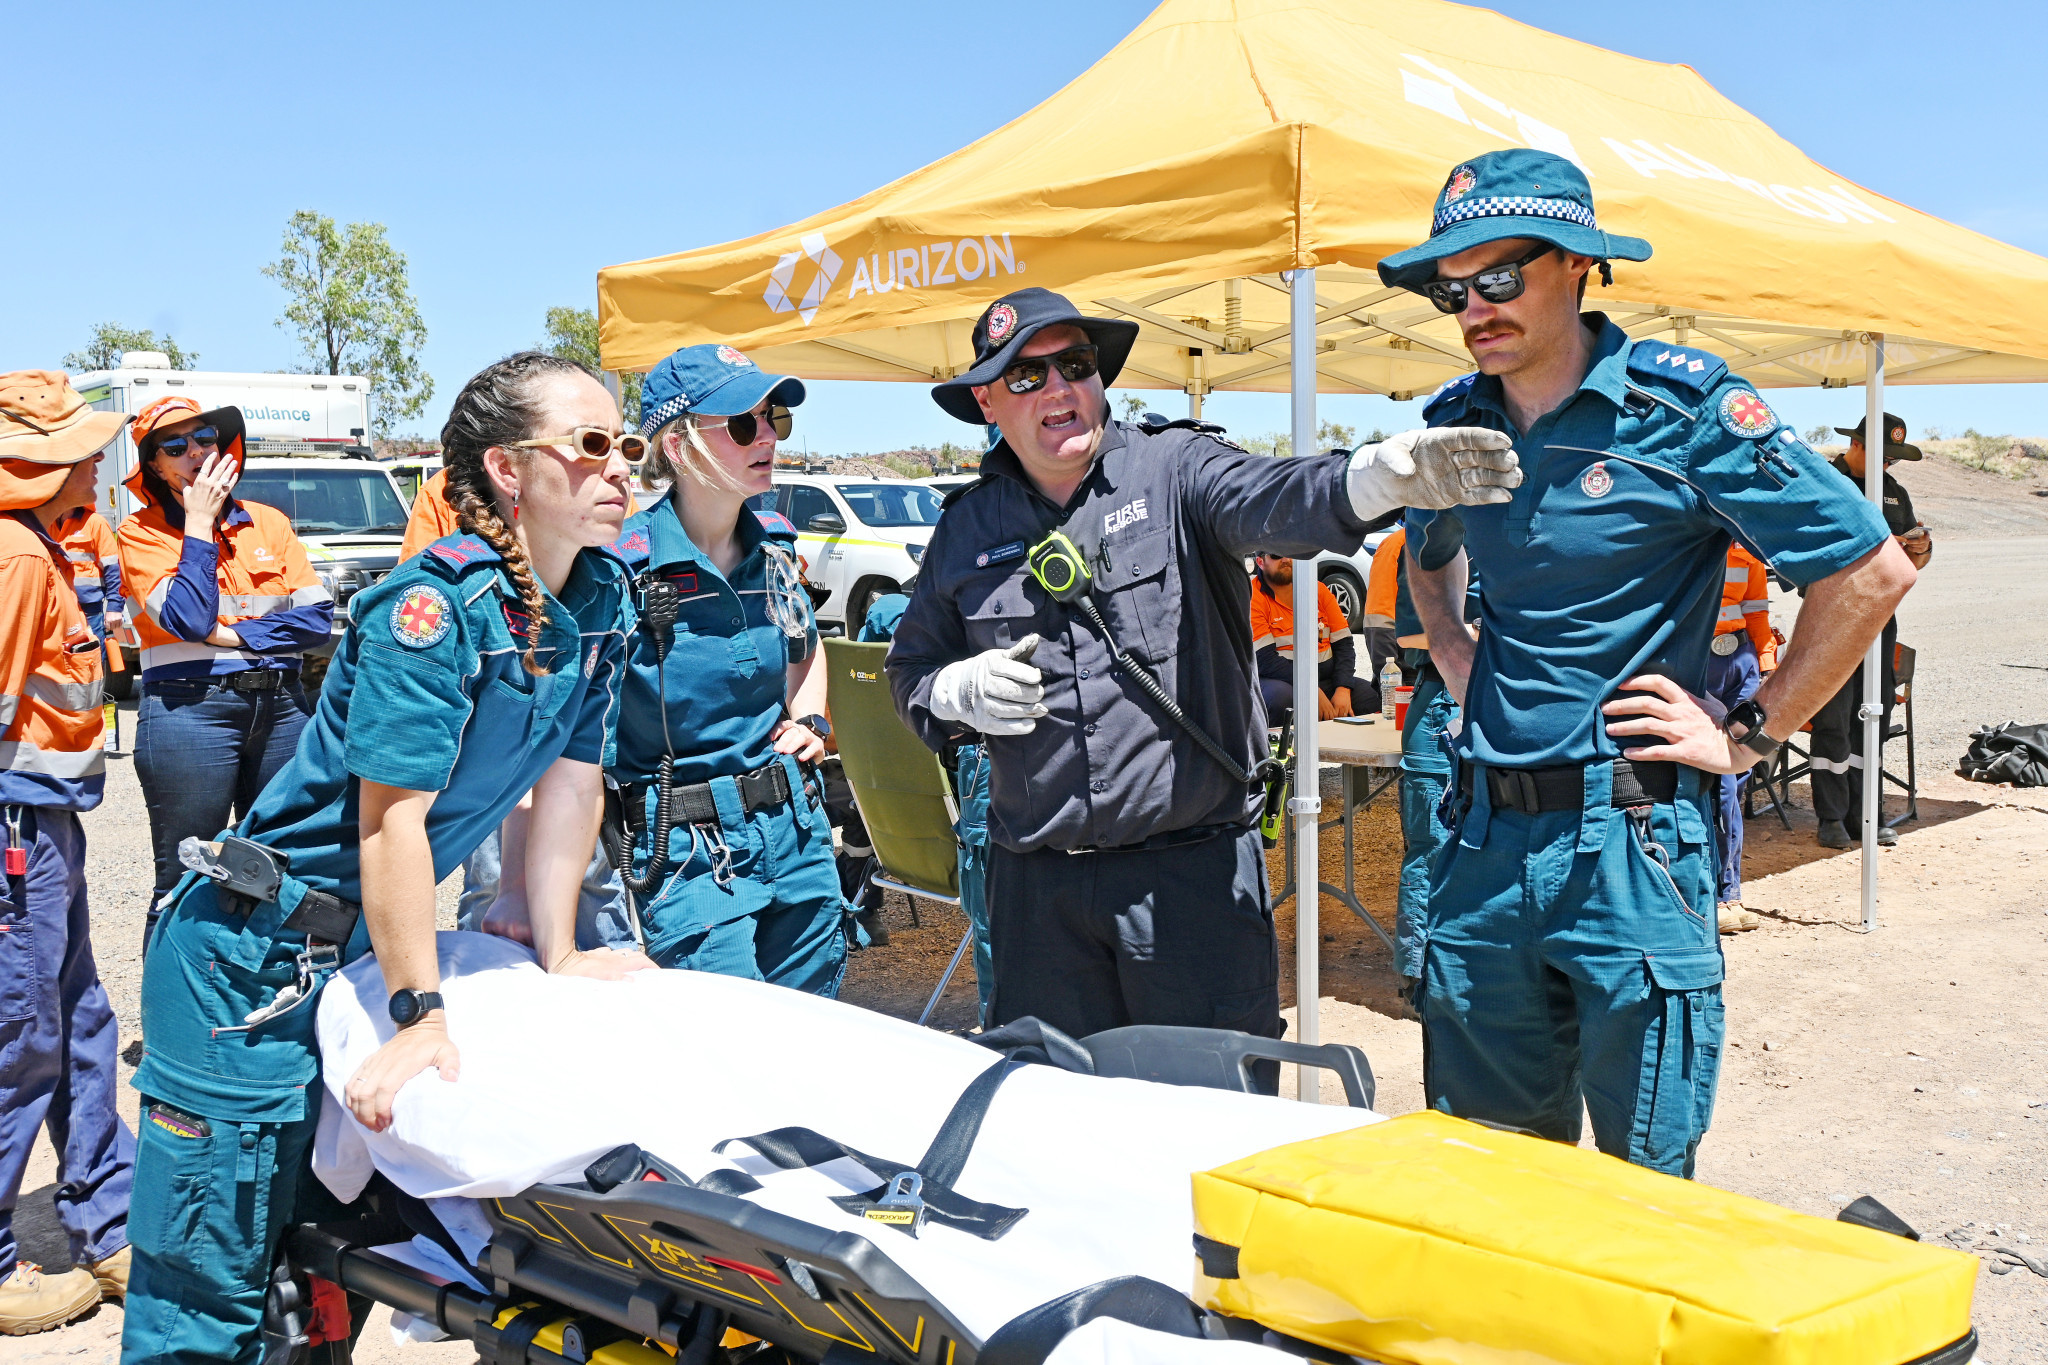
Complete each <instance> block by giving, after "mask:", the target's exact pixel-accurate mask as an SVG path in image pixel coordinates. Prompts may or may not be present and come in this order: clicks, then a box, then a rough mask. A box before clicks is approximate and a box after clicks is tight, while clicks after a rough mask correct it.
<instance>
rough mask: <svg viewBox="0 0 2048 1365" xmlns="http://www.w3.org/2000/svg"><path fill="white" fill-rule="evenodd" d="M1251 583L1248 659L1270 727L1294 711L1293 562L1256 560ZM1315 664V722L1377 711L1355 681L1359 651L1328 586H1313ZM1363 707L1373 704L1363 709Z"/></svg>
mask: <svg viewBox="0 0 2048 1365" xmlns="http://www.w3.org/2000/svg"><path fill="white" fill-rule="evenodd" d="M1253 563H1254V564H1255V565H1256V566H1257V568H1256V573H1255V576H1254V578H1253V581H1252V655H1253V657H1254V659H1255V661H1256V662H1257V664H1258V667H1259V693H1260V695H1261V696H1263V697H1264V698H1265V701H1266V719H1267V721H1268V723H1270V724H1273V725H1278V724H1280V723H1281V721H1282V718H1283V717H1285V716H1286V715H1288V714H1289V713H1290V712H1291V711H1293V709H1294V593H1293V590H1292V585H1293V583H1294V561H1293V560H1292V559H1290V558H1288V557H1287V556H1286V555H1269V554H1260V555H1258V556H1257V557H1256V558H1255V559H1254V560H1253ZM1316 661H1317V675H1316V676H1317V679H1318V681H1319V683H1320V685H1321V686H1320V690H1319V695H1318V697H1317V703H1316V713H1317V717H1318V718H1319V719H1321V720H1331V719H1334V718H1335V717H1337V716H1356V715H1365V714H1370V713H1371V711H1372V710H1373V707H1374V706H1376V705H1377V702H1376V701H1372V699H1371V698H1370V697H1368V696H1367V695H1366V690H1365V683H1364V682H1363V681H1362V680H1360V678H1359V677H1358V646H1357V641H1356V640H1354V639H1353V638H1352V635H1351V623H1350V622H1349V621H1346V620H1345V619H1344V609H1343V608H1342V607H1340V606H1338V605H1337V595H1336V594H1335V593H1333V592H1331V591H1330V585H1329V584H1327V583H1318V584H1316ZM1361 701H1372V704H1371V705H1365V706H1361V705H1359V702H1361Z"/></svg>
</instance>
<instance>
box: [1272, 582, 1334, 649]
mask: <svg viewBox="0 0 2048 1365" xmlns="http://www.w3.org/2000/svg"><path fill="white" fill-rule="evenodd" d="M1350 638H1351V623H1350V622H1348V621H1346V620H1345V619H1344V609H1343V608H1342V607H1340V606H1338V605H1337V595H1336V594H1335V593H1333V592H1331V591H1330V585H1329V584H1327V583H1318V584H1316V662H1317V663H1318V664H1326V663H1328V662H1330V646H1331V645H1333V644H1335V643H1336V642H1337V641H1339V640H1348V639H1350ZM1269 646H1270V647H1271V648H1273V649H1276V650H1278V651H1279V653H1280V657H1281V658H1283V659H1287V660H1290V661H1291V660H1292V659H1293V658H1294V590H1293V588H1292V587H1291V586H1289V587H1286V588H1282V589H1280V591H1279V592H1278V593H1277V594H1275V593H1270V592H1267V591H1266V589H1265V587H1264V586H1263V585H1262V584H1260V583H1258V582H1257V581H1254V582H1253V583H1252V652H1253V653H1254V654H1256V653H1258V651H1260V650H1262V649H1265V648H1268V647H1269Z"/></svg>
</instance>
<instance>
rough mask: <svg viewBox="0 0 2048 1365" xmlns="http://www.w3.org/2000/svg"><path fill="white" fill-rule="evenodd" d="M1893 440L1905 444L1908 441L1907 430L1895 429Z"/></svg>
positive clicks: (1902, 428)
mask: <svg viewBox="0 0 2048 1365" xmlns="http://www.w3.org/2000/svg"><path fill="white" fill-rule="evenodd" d="M1891 439H1892V440H1894V441H1897V442H1899V443H1901V444H1904V442H1905V439H1906V429H1905V428H1904V427H1893V428H1892V430H1891Z"/></svg>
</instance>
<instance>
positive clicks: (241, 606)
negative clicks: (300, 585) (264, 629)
mask: <svg viewBox="0 0 2048 1365" xmlns="http://www.w3.org/2000/svg"><path fill="white" fill-rule="evenodd" d="M291 600H292V599H291V598H289V597H272V596H269V595H266V594H262V593H252V592H224V593H222V594H221V595H220V612H221V615H223V616H225V615H227V614H228V613H230V612H233V613H234V614H235V615H237V616H241V617H250V616H262V615H264V614H265V613H267V612H273V611H276V610H277V609H278V608H280V607H283V606H285V605H287V604H289V603H290V602H291Z"/></svg>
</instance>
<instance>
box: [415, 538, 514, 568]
mask: <svg viewBox="0 0 2048 1365" xmlns="http://www.w3.org/2000/svg"><path fill="white" fill-rule="evenodd" d="M422 558H423V561H424V562H425V563H426V564H428V565H431V566H433V567H435V568H438V569H440V570H441V571H442V572H444V573H447V574H450V575H453V574H458V573H461V572H462V571H463V570H465V569H467V568H469V567H470V566H472V565H475V564H495V563H497V562H498V552H497V551H496V550H493V549H492V548H491V547H490V546H489V545H488V544H486V543H485V541H484V539H483V537H481V536H472V535H467V534H464V535H454V536H443V537H442V538H441V539H439V540H437V541H435V542H434V543H433V544H432V545H429V546H428V547H427V548H426V550H425V552H424V554H423V556H422Z"/></svg>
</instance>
